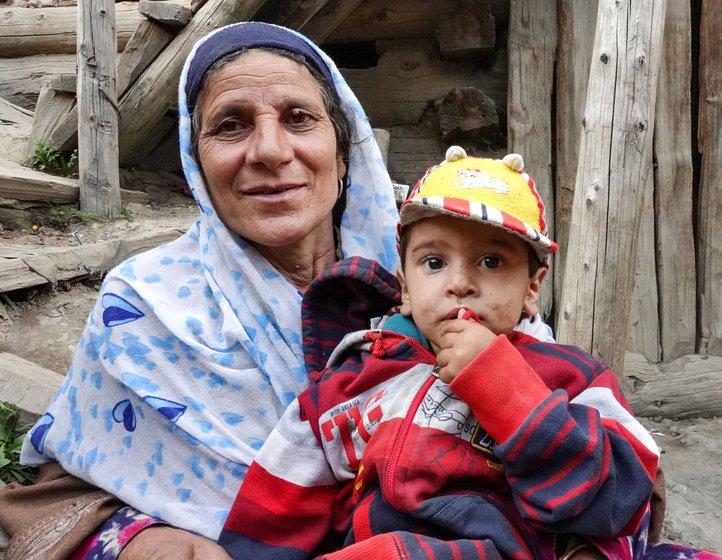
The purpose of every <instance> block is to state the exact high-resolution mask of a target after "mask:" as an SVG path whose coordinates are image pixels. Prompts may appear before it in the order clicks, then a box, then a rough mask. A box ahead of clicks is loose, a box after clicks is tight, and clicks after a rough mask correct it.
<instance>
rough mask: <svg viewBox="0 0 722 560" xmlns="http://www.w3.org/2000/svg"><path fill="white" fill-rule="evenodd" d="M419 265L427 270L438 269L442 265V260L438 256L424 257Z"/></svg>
mask: <svg viewBox="0 0 722 560" xmlns="http://www.w3.org/2000/svg"><path fill="white" fill-rule="evenodd" d="M421 266H423V267H424V268H425V269H427V270H440V269H442V268H443V267H444V260H443V259H442V258H440V257H426V258H425V259H424V260H423V261H421Z"/></svg>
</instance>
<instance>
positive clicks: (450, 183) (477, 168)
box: [399, 146, 557, 263]
mask: <svg viewBox="0 0 722 560" xmlns="http://www.w3.org/2000/svg"><path fill="white" fill-rule="evenodd" d="M400 214H401V216H400V221H399V233H400V232H401V229H402V228H403V227H404V226H407V225H409V224H412V223H414V222H416V221H419V220H422V219H424V218H429V217H433V216H438V215H440V214H442V215H449V216H455V217H460V218H464V219H467V220H477V221H480V222H484V223H487V224H490V225H492V226H496V227H500V228H503V229H505V230H507V231H509V232H511V233H513V234H515V235H518V236H520V237H522V239H524V240H525V241H527V242H528V243H530V244H531V245H532V247H533V248H534V250H535V251H536V253H537V255H538V256H539V258H540V260H541V261H542V262H544V263H548V262H549V256H550V255H551V254H552V253H553V252H554V251H556V250H557V244H556V243H554V242H553V241H552V240H551V239H549V238H548V237H547V236H546V230H547V228H546V222H545V221H544V203H543V202H542V200H541V198H540V197H539V193H538V192H537V190H536V187H535V185H534V180H533V179H532V178H531V177H530V176H529V175H528V174H527V173H526V172H524V160H523V158H522V157H521V156H520V155H519V154H509V155H507V156H505V157H504V158H503V159H501V160H498V159H490V158H479V157H472V156H468V155H467V154H466V151H465V150H464V149H463V148H461V147H460V146H451V147H450V148H449V149H448V150H447V151H446V158H445V159H444V161H442V162H441V163H440V164H439V165H435V166H434V167H430V168H429V169H428V170H427V171H426V173H425V174H424V176H423V177H422V178H421V179H420V180H419V182H418V183H417V184H416V186H415V187H414V189H413V190H412V191H411V194H410V195H409V198H408V199H407V200H406V201H405V202H404V203H403V204H402V205H401V210H400Z"/></svg>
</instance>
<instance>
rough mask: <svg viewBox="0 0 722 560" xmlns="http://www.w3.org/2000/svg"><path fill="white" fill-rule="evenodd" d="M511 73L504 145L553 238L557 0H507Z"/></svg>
mask: <svg viewBox="0 0 722 560" xmlns="http://www.w3.org/2000/svg"><path fill="white" fill-rule="evenodd" d="M509 6H510V9H509V66H510V67H511V68H514V70H515V71H514V72H510V74H509V90H508V98H507V109H508V120H507V132H508V141H507V145H508V148H509V151H510V152H514V153H519V154H522V156H523V157H524V164H525V167H526V170H527V171H528V172H529V174H530V175H531V176H532V177H533V178H534V181H535V183H536V187H537V189H538V190H539V194H540V195H541V197H542V200H544V204H545V206H546V214H545V219H546V223H547V231H548V233H549V236H550V237H551V238H552V239H554V218H553V217H554V184H553V176H552V161H553V154H552V146H553V142H552V122H551V119H552V114H553V111H552V97H551V93H552V89H553V85H554V58H555V55H556V46H557V45H556V37H557V23H556V0H511V2H510V3H509ZM553 290H554V278H553V276H552V275H548V276H547V278H546V280H545V281H544V283H543V284H542V290H541V301H540V306H539V311H540V312H541V314H542V316H543V317H545V318H548V317H549V315H550V313H551V309H552V304H553V293H554V292H553Z"/></svg>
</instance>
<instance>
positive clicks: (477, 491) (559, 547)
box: [219, 147, 659, 560]
mask: <svg viewBox="0 0 722 560" xmlns="http://www.w3.org/2000/svg"><path fill="white" fill-rule="evenodd" d="M522 169H523V163H522V161H521V157H520V156H517V155H510V156H507V157H506V158H504V160H503V161H498V160H491V159H481V158H474V157H467V156H466V154H465V153H464V151H463V150H462V149H461V148H458V147H453V148H451V149H449V151H448V152H447V158H446V160H445V161H444V162H442V163H441V164H440V165H438V166H435V167H432V168H431V169H429V170H428V171H427V173H426V174H425V175H424V177H423V178H422V179H421V180H420V181H419V183H418V184H417V185H416V187H415V189H414V191H413V192H412V194H411V196H410V198H409V200H407V201H406V202H405V203H404V204H403V206H402V207H401V217H400V223H399V250H400V252H401V259H402V261H401V262H402V266H401V270H399V272H398V282H399V283H400V290H399V284H397V282H396V278H394V277H393V276H392V275H391V274H389V273H388V272H386V271H384V270H383V269H381V267H379V266H378V265H376V263H374V262H371V261H366V260H363V259H360V258H355V259H350V260H347V261H342V262H340V263H338V264H337V265H336V266H335V267H334V268H333V269H332V270H330V271H328V272H326V273H324V274H323V275H322V276H321V277H319V279H317V280H316V282H314V284H313V285H312V286H311V287H310V288H309V289H308V291H307V293H306V295H305V296H304V308H303V317H304V337H305V340H304V343H305V346H304V348H305V350H306V354H307V358H306V360H307V369H308V371H309V372H311V374H312V375H314V376H315V377H320V381H319V382H318V383H317V384H316V385H315V386H313V387H311V388H310V389H308V390H307V391H306V392H304V393H303V394H301V395H300V397H299V398H298V399H297V400H296V401H295V402H294V403H293V404H292V405H291V406H290V407H289V408H288V410H287V411H286V413H285V414H284V416H283V418H282V419H281V421H280V423H279V425H278V427H277V428H276V429H275V430H274V432H273V433H272V434H271V436H270V437H269V438H268V440H267V441H266V443H265V445H264V446H263V448H262V449H261V450H260V452H259V454H258V456H257V458H256V461H255V462H254V463H253V465H252V466H251V467H250V470H249V472H248V474H247V475H246V478H245V482H244V483H243V485H242V487H241V490H240V492H239V494H238V497H237V498H236V502H235V504H234V506H233V508H232V510H231V512H230V515H229V518H228V520H227V522H226V526H225V529H224V531H223V533H222V534H221V538H220V541H219V542H220V543H221V544H222V545H223V546H224V547H225V548H226V550H227V551H228V552H229V554H231V555H232V556H233V557H234V558H253V559H254V560H260V559H262V558H273V559H279V558H288V559H300V558H309V557H311V556H312V555H313V554H318V553H319V551H321V550H323V546H326V547H328V548H330V546H329V544H328V543H329V537H333V536H340V541H337V542H335V543H333V545H332V546H339V542H340V543H342V544H343V545H344V546H346V547H347V548H344V549H342V550H340V551H338V552H335V553H331V554H329V555H328V556H327V557H328V558H334V559H336V558H349V559H351V558H354V559H360V558H399V559H400V558H410V559H416V558H434V559H450V560H451V559H457V558H463V559H472V558H474V559H475V558H489V559H491V558H516V559H522V558H524V559H526V558H529V559H532V558H533V559H547V558H550V559H551V558H558V557H560V556H563V557H565V558H566V557H572V556H573V555H574V553H575V551H577V550H578V549H581V548H584V547H589V550H588V552H589V553H590V554H592V552H593V551H594V553H596V551H595V549H594V547H592V546H591V544H590V543H591V542H594V544H595V545H596V547H597V549H598V550H602V551H604V554H607V555H609V557H613V558H625V557H626V558H631V557H632V552H631V544H630V541H631V539H627V538H625V537H627V536H630V535H633V534H635V532H637V531H638V529H639V527H640V526H641V524H642V521H643V518H644V516H645V512H646V511H647V506H648V502H649V498H650V495H651V493H652V485H653V480H654V477H655V473H656V471H657V463H658V458H659V452H658V449H657V446H656V445H655V443H654V441H653V440H652V438H651V436H650V435H649V434H648V433H647V432H646V430H645V429H644V428H643V427H642V426H641V425H640V424H639V423H638V422H637V421H636V420H635V419H634V417H633V416H632V414H631V412H630V410H629V407H628V405H627V403H626V401H625V399H624V397H623V396H622V395H621V393H620V389H619V386H618V382H617V377H616V375H615V373H614V372H612V371H611V370H610V369H609V368H608V367H607V366H606V365H605V364H604V363H602V362H601V361H599V360H597V359H595V358H593V357H592V356H590V355H589V354H587V353H586V352H584V351H583V350H581V349H579V348H576V347H571V346H563V345H557V344H549V343H545V342H540V341H539V340H537V339H535V338H533V337H531V336H529V335H526V334H523V333H520V332H518V331H515V326H516V325H517V323H519V322H520V319H521V318H523V317H531V316H534V315H535V314H536V313H537V310H538V299H539V290H540V286H541V283H542V281H543V280H544V276H545V275H546V273H547V270H548V264H547V263H548V259H549V255H550V254H551V253H552V252H553V251H554V250H555V249H556V244H555V243H553V242H552V241H551V240H550V239H548V238H547V237H546V236H545V230H546V227H545V224H544V219H543V211H544V207H543V204H542V201H541V199H540V198H539V195H538V194H537V191H536V190H535V188H534V183H533V181H532V179H531V178H530V177H529V176H528V175H527V174H526V173H524V172H523V171H522ZM399 291H400V294H399ZM399 295H400V301H401V306H400V310H399V311H400V312H397V313H390V314H388V315H386V316H384V317H383V318H382V319H381V320H380V321H379V320H378V319H377V320H376V322H375V324H374V325H373V326H372V328H370V329H369V328H368V327H367V321H368V319H369V318H370V317H374V316H375V317H379V316H381V315H383V314H384V313H385V312H386V311H387V310H388V309H389V308H391V307H392V306H393V305H394V304H395V303H398V301H399V299H398V298H399ZM354 329H360V330H357V331H356V332H352V333H351V334H347V335H346V336H343V335H344V334H346V333H347V332H349V331H350V330H354ZM341 337H343V340H342V341H341V342H340V344H338V345H337V343H338V341H339V340H340V339H341ZM571 535H576V536H574V537H572V536H571ZM578 535H584V536H585V537H587V538H584V539H581V538H579V537H578ZM353 543H358V544H353ZM349 545H351V546H349ZM585 554H586V553H585ZM585 557H589V558H591V557H602V556H594V555H593V554H592V555H591V556H585ZM604 557H606V556H604Z"/></svg>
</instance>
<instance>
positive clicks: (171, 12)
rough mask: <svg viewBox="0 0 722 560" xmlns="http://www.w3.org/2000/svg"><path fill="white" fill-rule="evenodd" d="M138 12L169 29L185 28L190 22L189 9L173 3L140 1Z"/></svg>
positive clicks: (151, 0) (150, 0)
mask: <svg viewBox="0 0 722 560" xmlns="http://www.w3.org/2000/svg"><path fill="white" fill-rule="evenodd" d="M138 11H139V12H140V13H141V14H143V15H144V16H145V17H147V18H148V19H150V20H152V21H154V22H156V23H160V24H163V25H167V26H169V27H177V28H181V27H185V26H186V25H188V22H189V21H190V20H191V9H190V8H189V7H188V6H183V5H181V4H176V3H175V2H168V1H164V2H156V1H153V0H140V2H139V3H138Z"/></svg>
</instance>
